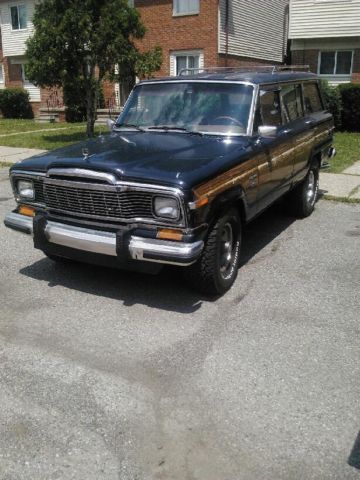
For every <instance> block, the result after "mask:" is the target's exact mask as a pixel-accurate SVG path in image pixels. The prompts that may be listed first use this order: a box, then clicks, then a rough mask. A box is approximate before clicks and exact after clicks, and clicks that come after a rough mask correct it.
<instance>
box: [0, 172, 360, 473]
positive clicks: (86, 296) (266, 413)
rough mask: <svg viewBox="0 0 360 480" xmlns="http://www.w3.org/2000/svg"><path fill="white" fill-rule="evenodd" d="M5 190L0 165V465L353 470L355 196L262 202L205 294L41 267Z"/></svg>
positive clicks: (359, 305)
mask: <svg viewBox="0 0 360 480" xmlns="http://www.w3.org/2000/svg"><path fill="white" fill-rule="evenodd" d="M13 205H14V202H13V200H12V194H11V192H10V187H9V184H8V181H7V178H6V174H4V170H3V171H2V173H0V218H1V225H0V299H1V311H0V406H1V408H0V479H1V480H31V479H36V480H45V479H46V480H55V479H61V480H69V479H76V480H101V479H106V480H112V479H121V480H135V479H136V480H154V479H156V480H259V479H264V480H299V479H304V480H312V479H313V480H325V479H326V480H327V479H336V480H340V479H341V480H350V479H354V480H355V479H359V478H360V437H358V434H359V430H360V408H359V407H360V380H359V379H360V322H359V319H360V298H359V296H360V268H359V263H360V261H359V255H360V205H349V204H341V203H334V202H326V201H320V202H319V203H318V205H317V208H316V211H315V213H314V214H313V216H312V217H310V218H308V219H306V220H303V221H294V220H293V219H292V218H290V217H287V216H285V215H284V214H283V213H282V212H281V211H279V209H276V208H273V209H271V211H269V212H268V213H267V214H266V215H263V216H262V217H260V218H259V219H258V220H256V222H254V223H253V224H252V225H251V226H249V228H248V232H247V236H246V240H245V242H244V250H243V263H244V265H243V267H242V268H241V270H240V272H239V277H238V280H237V282H236V285H235V287H234V288H233V289H232V290H231V291H230V292H229V293H228V294H227V295H225V296H224V297H222V298H220V299H218V300H215V301H210V300H209V299H206V298H204V297H201V296H199V295H198V294H197V293H194V292H191V291H190V290H188V288H187V286H186V285H185V284H184V283H183V281H182V280H181V277H180V275H179V272H178V271H177V270H176V269H166V270H164V271H163V272H162V273H161V274H160V275H158V276H156V277H152V276H150V277H149V276H141V275H138V274H129V273H122V272H119V271H112V270H107V269H104V268H97V267H92V266H87V265H80V264H74V265H71V266H58V265H55V264H54V263H53V262H51V261H50V260H48V259H46V258H45V257H44V256H43V255H42V253H41V252H39V251H36V250H34V249H33V248H32V243H31V239H30V238H28V237H25V236H22V235H20V234H17V233H15V232H11V231H9V230H7V229H5V227H4V226H3V224H2V219H3V216H4V214H5V212H6V211H8V210H9V209H11V208H12V206H13ZM349 463H350V464H352V465H354V466H350V465H349Z"/></svg>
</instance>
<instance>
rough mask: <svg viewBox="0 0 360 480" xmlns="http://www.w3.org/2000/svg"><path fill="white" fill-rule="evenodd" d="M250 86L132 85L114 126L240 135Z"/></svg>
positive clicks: (243, 131) (246, 116) (247, 110)
mask: <svg viewBox="0 0 360 480" xmlns="http://www.w3.org/2000/svg"><path fill="white" fill-rule="evenodd" d="M252 97H253V87H252V86H251V85H244V84H233V83H211V82H190V81H189V82H169V83H160V82H159V83H153V84H143V85H140V86H138V87H136V88H135V89H134V91H133V93H132V94H131V96H130V98H129V101H128V102H127V104H126V106H125V109H124V111H123V112H122V114H121V115H120V117H119V119H118V121H117V124H116V126H117V127H124V128H125V127H127V128H131V127H132V128H139V129H149V131H150V130H151V129H153V130H154V131H156V130H161V129H162V128H163V129H164V130H169V129H171V130H172V129H174V130H175V131H176V129H178V131H179V132H181V131H182V132H184V133H186V132H188V133H189V132H190V133H212V134H222V135H244V134H246V132H247V127H248V122H249V114H250V108H251V102H252Z"/></svg>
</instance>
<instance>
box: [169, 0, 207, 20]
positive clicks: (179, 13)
mask: <svg viewBox="0 0 360 480" xmlns="http://www.w3.org/2000/svg"><path fill="white" fill-rule="evenodd" d="M180 1H181V0H180ZM175 4H176V0H173V17H184V16H186V15H199V13H200V0H198V4H199V7H198V9H197V10H189V11H188V12H177V11H176V8H175Z"/></svg>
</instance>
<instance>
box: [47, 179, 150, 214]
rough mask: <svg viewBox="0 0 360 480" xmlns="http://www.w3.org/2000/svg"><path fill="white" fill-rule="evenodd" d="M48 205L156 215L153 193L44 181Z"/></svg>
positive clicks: (89, 211)
mask: <svg viewBox="0 0 360 480" xmlns="http://www.w3.org/2000/svg"><path fill="white" fill-rule="evenodd" d="M44 194H45V202H46V206H47V207H48V208H49V209H50V210H51V209H53V210H57V211H62V212H68V213H73V214H79V215H85V216H88V215H89V216H96V217H105V218H117V219H126V220H128V219H132V218H154V215H153V208H152V204H153V194H152V193H148V192H138V191H126V192H119V191H109V190H100V189H99V190H94V189H87V188H76V187H72V186H64V185H56V184H51V183H50V184H48V183H46V182H45V185H44Z"/></svg>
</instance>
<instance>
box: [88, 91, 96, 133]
mask: <svg viewBox="0 0 360 480" xmlns="http://www.w3.org/2000/svg"><path fill="white" fill-rule="evenodd" d="M95 117H96V94H95V89H94V84H92V83H90V85H89V86H88V89H87V92H86V122H87V125H86V134H87V136H88V138H93V137H94V133H95V131H94V125H95V120H96V118H95Z"/></svg>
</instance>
